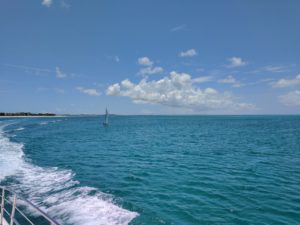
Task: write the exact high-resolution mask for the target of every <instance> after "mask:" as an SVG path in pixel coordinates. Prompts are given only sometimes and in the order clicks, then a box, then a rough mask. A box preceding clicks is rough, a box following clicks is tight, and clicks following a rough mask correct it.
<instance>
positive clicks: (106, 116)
mask: <svg viewBox="0 0 300 225" xmlns="http://www.w3.org/2000/svg"><path fill="white" fill-rule="evenodd" d="M103 126H108V111H107V108H106V110H105V117H104V121H103Z"/></svg>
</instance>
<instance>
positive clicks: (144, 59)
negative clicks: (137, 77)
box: [138, 57, 153, 66]
mask: <svg viewBox="0 0 300 225" xmlns="http://www.w3.org/2000/svg"><path fill="white" fill-rule="evenodd" d="M138 64H140V65H142V66H152V65H153V62H152V61H151V60H150V59H149V58H148V57H141V58H138Z"/></svg>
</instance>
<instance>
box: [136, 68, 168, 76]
mask: <svg viewBox="0 0 300 225" xmlns="http://www.w3.org/2000/svg"><path fill="white" fill-rule="evenodd" d="M163 71H164V69H163V68H162V67H160V66H155V67H152V66H150V67H146V68H142V69H140V71H139V74H140V75H151V74H156V73H161V72H163Z"/></svg>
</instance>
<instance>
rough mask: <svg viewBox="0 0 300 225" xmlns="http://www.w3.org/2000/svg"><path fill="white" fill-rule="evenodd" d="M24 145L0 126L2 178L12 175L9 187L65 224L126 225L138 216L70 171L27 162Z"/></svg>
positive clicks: (0, 175)
mask: <svg viewBox="0 0 300 225" xmlns="http://www.w3.org/2000/svg"><path fill="white" fill-rule="evenodd" d="M22 148H23V145H22V144H19V143H14V142H10V140H9V139H8V138H7V137H6V136H5V135H4V132H3V127H0V162H1V163H0V180H2V179H4V178H5V177H7V176H12V175H13V176H14V178H15V179H16V180H17V182H16V183H15V184H11V185H10V187H11V188H12V189H14V190H15V191H16V192H19V193H23V194H25V195H26V196H27V197H28V199H29V200H30V201H32V202H33V203H34V204H36V205H37V206H39V207H40V208H41V209H43V210H44V211H46V212H48V213H49V214H50V215H51V216H52V217H54V218H55V219H56V220H58V221H59V222H61V223H62V224H65V223H68V224H75V225H77V224H78V225H79V224H81V225H82V224H86V225H96V224H97V225H123V224H124V225H125V224H128V223H129V222H130V221H131V220H132V219H134V218H135V217H136V216H138V214H137V213H136V212H131V211H128V210H126V209H123V208H121V207H119V206H118V205H116V204H115V203H114V202H113V198H112V196H110V195H107V194H105V193H102V192H100V191H99V190H97V189H95V188H91V187H80V186H79V182H78V181H76V180H74V173H73V172H72V171H70V170H61V169H59V168H43V167H39V166H35V165H33V164H31V163H29V162H27V161H26V160H24V157H23V155H24V154H23V149H22Z"/></svg>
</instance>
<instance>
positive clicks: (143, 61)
mask: <svg viewBox="0 0 300 225" xmlns="http://www.w3.org/2000/svg"><path fill="white" fill-rule="evenodd" d="M137 62H138V64H139V65H142V66H145V67H144V68H141V69H140V71H139V72H138V74H139V75H142V76H146V75H152V74H157V73H161V72H163V71H164V69H163V68H162V67H160V66H154V63H153V62H152V61H151V60H150V59H149V58H148V57H141V58H138V61H137Z"/></svg>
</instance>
